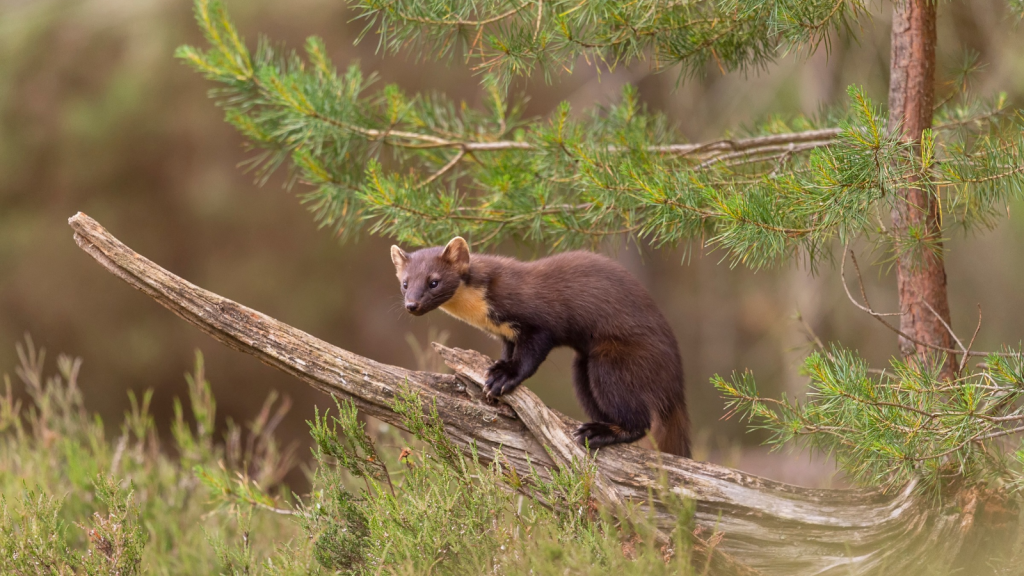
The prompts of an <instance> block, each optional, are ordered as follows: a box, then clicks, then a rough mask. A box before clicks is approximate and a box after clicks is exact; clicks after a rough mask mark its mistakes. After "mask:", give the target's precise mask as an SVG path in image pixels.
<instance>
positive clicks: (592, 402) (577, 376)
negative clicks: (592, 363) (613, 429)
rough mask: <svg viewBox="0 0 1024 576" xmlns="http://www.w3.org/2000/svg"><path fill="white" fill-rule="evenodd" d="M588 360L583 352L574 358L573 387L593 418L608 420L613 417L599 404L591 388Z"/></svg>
mask: <svg viewBox="0 0 1024 576" xmlns="http://www.w3.org/2000/svg"><path fill="white" fill-rule="evenodd" d="M587 362H588V359H587V355H586V354H584V353H582V352H576V356H575V357H574V358H573V359H572V387H573V389H574V390H575V391H576V399H577V400H578V401H579V403H580V406H581V407H582V408H583V411H584V412H586V414H587V416H590V419H591V420H596V421H598V422H608V421H609V420H611V418H610V417H609V416H608V415H607V414H605V413H604V410H601V407H600V406H598V405H597V400H596V399H595V398H594V393H593V392H592V391H591V390H590V375H589V374H587Z"/></svg>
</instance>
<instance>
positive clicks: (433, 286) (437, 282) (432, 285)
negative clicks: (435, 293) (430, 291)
mask: <svg viewBox="0 0 1024 576" xmlns="http://www.w3.org/2000/svg"><path fill="white" fill-rule="evenodd" d="M440 283H441V281H440V280H431V281H430V287H431V288H437V285H438V284H440Z"/></svg>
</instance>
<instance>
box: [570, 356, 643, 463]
mask: <svg viewBox="0 0 1024 576" xmlns="http://www.w3.org/2000/svg"><path fill="white" fill-rule="evenodd" d="M630 368H632V367H630V366H629V365H628V361H625V362H623V361H619V360H618V359H617V358H612V357H606V356H604V355H601V354H591V355H589V357H588V361H587V368H586V376H587V377H588V382H589V389H590V392H591V394H592V396H593V399H594V402H595V404H596V408H597V410H596V411H595V412H596V413H595V414H590V412H589V411H588V414H590V416H591V417H592V418H594V420H595V421H594V422H588V423H586V424H584V425H582V426H580V427H579V428H577V429H576V433H575V435H576V440H577V441H578V442H579V443H580V444H584V445H589V446H590V447H591V448H600V447H602V446H609V445H611V444H625V443H629V442H636V441H637V440H639V439H641V438H643V437H644V436H645V435H646V434H647V431H648V430H649V429H650V427H651V409H650V407H649V406H647V403H646V400H645V398H644V396H643V395H641V394H639V393H638V392H639V391H638V390H636V389H635V386H633V385H631V380H632V379H633V378H635V377H637V376H638V374H636V373H634V372H635V370H631V369H630Z"/></svg>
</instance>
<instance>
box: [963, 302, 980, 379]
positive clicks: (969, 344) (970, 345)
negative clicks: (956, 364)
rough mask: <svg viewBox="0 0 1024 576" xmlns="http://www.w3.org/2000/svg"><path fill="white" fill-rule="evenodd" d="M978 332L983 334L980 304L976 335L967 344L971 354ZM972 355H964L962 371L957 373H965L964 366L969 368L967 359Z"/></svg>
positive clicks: (975, 329) (975, 328)
mask: <svg viewBox="0 0 1024 576" xmlns="http://www.w3.org/2000/svg"><path fill="white" fill-rule="evenodd" d="M978 332H981V304H978V325H977V326H975V327H974V334H972V335H971V341H970V342H968V343H967V350H968V352H970V350H971V348H974V339H975V338H977V337H978ZM970 357H971V355H970V354H969V353H968V354H964V357H963V358H962V359H961V360H960V369H959V370H957V372H963V371H964V366H967V359H968V358H970Z"/></svg>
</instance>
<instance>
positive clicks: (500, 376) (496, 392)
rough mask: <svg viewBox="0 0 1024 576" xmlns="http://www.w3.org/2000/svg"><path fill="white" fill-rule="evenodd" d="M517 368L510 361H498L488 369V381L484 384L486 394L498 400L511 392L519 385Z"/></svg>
mask: <svg viewBox="0 0 1024 576" xmlns="http://www.w3.org/2000/svg"><path fill="white" fill-rule="evenodd" d="M517 372H518V370H516V366H515V365H514V364H513V363H512V362H509V361H508V360H498V361H497V362H495V363H494V364H493V365H491V367H490V368H488V369H487V381H486V382H485V383H484V394H486V395H487V396H489V397H491V398H497V397H498V396H501V395H502V394H506V393H508V392H511V391H512V390H513V389H514V388H515V387H516V386H518V385H519V381H518V380H519V379H518V378H517V376H516V373H517Z"/></svg>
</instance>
